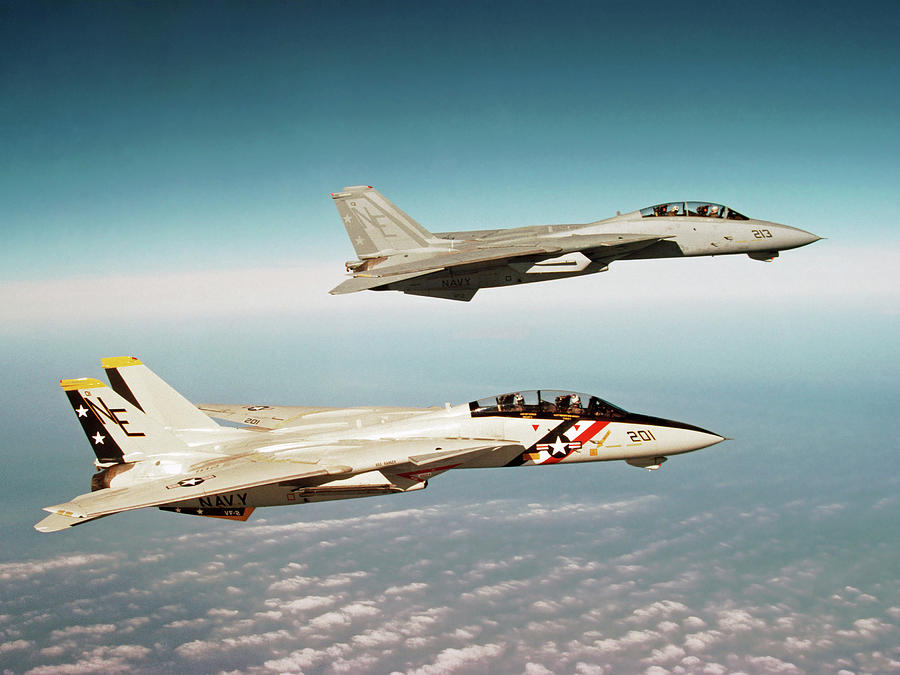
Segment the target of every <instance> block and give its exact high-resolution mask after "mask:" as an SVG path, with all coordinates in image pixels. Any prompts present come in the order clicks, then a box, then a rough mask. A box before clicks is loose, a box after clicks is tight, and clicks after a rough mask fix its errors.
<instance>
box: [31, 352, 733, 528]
mask: <svg viewBox="0 0 900 675" xmlns="http://www.w3.org/2000/svg"><path fill="white" fill-rule="evenodd" d="M102 363H103V367H104V369H105V370H106V373H107V376H108V379H109V382H110V385H111V387H107V386H106V385H105V384H104V383H103V382H101V381H99V380H96V379H91V378H82V379H73V380H61V381H60V385H61V386H62V388H63V390H64V391H65V393H66V396H67V397H68V399H69V402H70V403H71V405H72V408H73V410H74V411H75V414H76V416H77V419H78V421H79V422H80V423H81V427H82V429H83V430H84V433H85V434H86V435H87V438H88V442H89V443H90V446H91V448H92V449H93V451H94V454H95V455H96V460H95V462H94V464H95V467H96V472H95V473H94V474H93V476H92V478H91V492H88V493H86V494H82V495H79V496H77V497H75V498H74V499H72V500H70V501H68V502H65V503H63V504H57V505H55V506H48V507H46V508H45V509H44V510H45V511H49V512H50V515H49V516H47V517H46V518H44V519H43V520H42V521H40V522H39V523H38V524H37V525H35V529H37V530H38V531H40V532H55V531H57V530H62V529H65V528H68V527H71V526H73V525H80V524H82V523H86V522H88V521H90V520H93V519H95V518H101V517H103V516H109V515H112V514H115V513H120V512H122V511H130V510H133V509H140V508H145V507H153V506H155V507H159V508H160V509H162V510H164V511H169V512H173V513H182V514H190V515H198V516H207V517H213V518H226V519H231V520H240V521H244V520H247V518H249V517H250V514H251V513H252V512H253V510H254V509H255V508H257V507H261V506H284V505H293V504H303V503H307V502H318V501H327V500H332V499H349V498H354V497H369V496H374V495H386V494H395V493H400V492H412V491H414V490H421V489H423V488H424V487H425V486H426V485H428V480H429V479H431V478H433V477H435V476H437V475H439V474H442V473H444V472H445V471H449V470H450V469H474V468H489V467H519V466H549V465H553V464H573V463H577V462H597V461H611V460H624V461H626V462H628V463H629V464H631V465H633V466H637V467H644V468H647V469H657V468H659V466H660V465H661V464H662V463H663V462H665V461H666V458H667V457H669V456H671V455H678V454H682V453H686V452H691V451H693V450H699V449H700V448H705V447H707V446H710V445H713V444H715V443H719V442H721V441H723V440H725V439H724V438H723V437H722V436H719V435H718V434H715V433H713V432H711V431H706V430H705V429H701V428H700V427H695V426H692V425H690V424H684V423H682V422H674V421H672V420H666V419H661V418H658V417H651V416H648V415H640V414H636V413H630V412H627V411H625V410H623V409H622V408H620V407H618V406H616V405H613V404H612V403H609V402H608V401H605V400H603V399H601V398H599V397H598V396H591V395H588V394H580V393H576V392H571V391H556V390H543V389H542V390H539V391H516V392H510V393H506V394H501V395H499V396H490V397H488V398H482V399H479V400H476V401H472V402H470V403H463V404H461V405H450V404H449V403H447V404H445V405H443V406H439V407H432V408H388V407H357V408H325V407H315V408H307V407H295V406H270V405H211V404H200V405H198V406H194V405H192V404H191V403H189V402H188V401H187V399H185V398H184V397H183V396H181V394H179V393H178V392H176V391H175V390H174V389H173V388H172V387H170V386H169V385H168V384H166V382H164V381H163V380H162V379H161V378H160V377H158V376H157V375H156V374H155V373H153V372H152V371H151V370H150V369H149V368H147V366H145V365H144V364H142V363H141V361H139V360H138V359H136V358H134V357H114V358H107V359H103V361H102ZM212 418H217V419H221V420H226V421H229V422H236V423H237V424H238V425H240V426H222V425H220V424H218V423H217V422H215V421H214V420H213V419H212Z"/></svg>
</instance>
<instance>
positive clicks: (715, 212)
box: [641, 202, 750, 220]
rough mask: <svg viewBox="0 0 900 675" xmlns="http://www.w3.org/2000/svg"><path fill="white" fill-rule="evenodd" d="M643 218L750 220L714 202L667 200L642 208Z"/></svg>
mask: <svg viewBox="0 0 900 675" xmlns="http://www.w3.org/2000/svg"><path fill="white" fill-rule="evenodd" d="M641 216H642V217H643V218H654V217H660V216H668V217H672V216H692V217H694V218H725V219H726V220H750V219H749V218H747V216H744V215H742V214H740V213H738V212H737V211H735V210H734V209H732V208H729V207H727V206H724V205H722V204H714V203H712V202H665V203H664V204H657V205H656V206H648V207H647V208H646V209H641Z"/></svg>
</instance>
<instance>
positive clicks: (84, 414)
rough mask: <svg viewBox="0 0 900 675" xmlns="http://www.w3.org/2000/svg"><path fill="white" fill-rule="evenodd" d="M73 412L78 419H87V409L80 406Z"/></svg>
mask: <svg viewBox="0 0 900 675" xmlns="http://www.w3.org/2000/svg"><path fill="white" fill-rule="evenodd" d="M75 412H77V413H78V416H79V417H87V414H88V409H87V408H85V407H84V406H83V405H82V406H79V407H78V408H76V409H75Z"/></svg>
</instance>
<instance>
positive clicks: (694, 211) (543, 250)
mask: <svg viewBox="0 0 900 675" xmlns="http://www.w3.org/2000/svg"><path fill="white" fill-rule="evenodd" d="M331 196H332V198H333V199H334V201H335V204H336V205H337V210H338V213H339V214H340V216H341V219H342V220H343V221H344V225H345V226H346V228H347V233H348V234H349V235H350V240H351V241H352V242H353V247H354V248H355V249H356V254H357V255H358V256H359V259H358V260H351V261H348V262H347V263H346V267H347V272H348V273H350V274H352V277H351V278H350V279H347V280H346V281H344V282H343V283H342V284H340V285H339V286H337V287H336V288H333V289H332V290H331V293H332V294H341V293H353V292H356V291H363V290H373V291H402V292H403V293H409V294H411V295H429V296H433V297H438V298H448V299H450V300H463V301H467V300H471V299H472V296H474V295H475V293H476V292H477V291H478V289H479V288H490V287H494V286H514V285H516V284H523V283H530V282H534V281H549V280H551V279H561V278H565V277H574V276H579V275H581V274H594V273H596V272H604V271H606V270H607V268H608V267H609V264H610V263H611V262H613V261H614V260H635V259H640V258H680V257H688V256H701V255H728V254H735V253H746V254H747V255H749V256H750V257H751V258H754V259H756V260H772V259H773V258H775V257H777V256H778V252H779V251H785V250H787V249H791V248H797V247H799V246H805V245H806V244H811V243H812V242H814V241H817V240H818V239H820V237H817V236H816V235H814V234H811V233H809V232H805V231H804V230H799V229H797V228H795V227H789V226H787V225H779V224H778V223H772V222H769V221H765V220H755V219H753V218H747V217H746V216H743V215H741V214H740V213H738V212H737V211H735V210H734V209H732V208H730V207H727V206H724V205H722V204H714V203H711V202H702V201H700V202H697V201H694V202H690V201H677V202H666V203H664V204H657V205H656V206H650V207H647V208H645V209H641V210H639V211H633V212H631V213H624V214H620V215H617V216H614V217H612V218H607V219H606V220H597V221H595V222H592V223H587V224H583V225H536V226H531V227H516V228H511V229H506V230H479V231H469V232H437V233H432V232H429V231H428V230H426V229H425V228H424V227H422V226H421V225H419V223H417V222H416V221H415V220H413V219H412V218H410V217H409V216H408V215H406V214H405V213H404V212H403V211H401V210H400V209H398V208H397V207H396V206H394V205H393V204H392V203H391V202H390V201H388V200H387V199H385V197H384V196H383V195H382V194H381V193H380V192H378V190H375V189H374V188H373V187H372V186H370V185H357V186H352V187H345V188H344V189H343V191H341V192H335V193H332V195H331Z"/></svg>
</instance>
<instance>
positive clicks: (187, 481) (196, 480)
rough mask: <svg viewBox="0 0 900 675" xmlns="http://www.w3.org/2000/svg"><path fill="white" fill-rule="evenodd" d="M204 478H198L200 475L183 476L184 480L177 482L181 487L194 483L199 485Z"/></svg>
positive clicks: (191, 485) (193, 484) (190, 485)
mask: <svg viewBox="0 0 900 675" xmlns="http://www.w3.org/2000/svg"><path fill="white" fill-rule="evenodd" d="M204 480H206V479H205V478H200V476H194V477H193V478H185V479H184V480H180V481H178V484H179V485H180V486H181V487H194V486H195V485H200V483H202V482H203V481H204Z"/></svg>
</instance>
